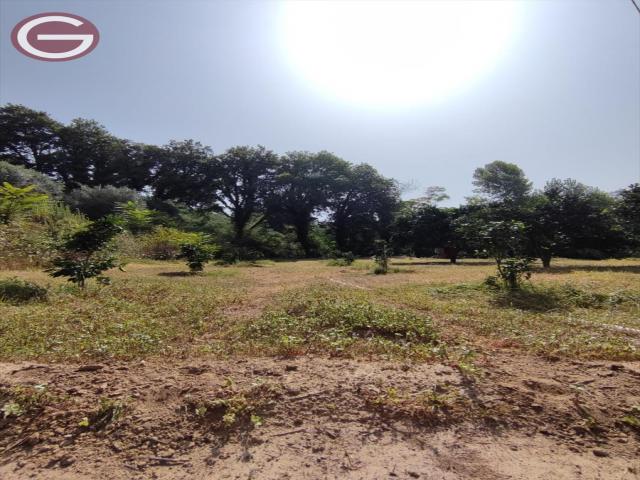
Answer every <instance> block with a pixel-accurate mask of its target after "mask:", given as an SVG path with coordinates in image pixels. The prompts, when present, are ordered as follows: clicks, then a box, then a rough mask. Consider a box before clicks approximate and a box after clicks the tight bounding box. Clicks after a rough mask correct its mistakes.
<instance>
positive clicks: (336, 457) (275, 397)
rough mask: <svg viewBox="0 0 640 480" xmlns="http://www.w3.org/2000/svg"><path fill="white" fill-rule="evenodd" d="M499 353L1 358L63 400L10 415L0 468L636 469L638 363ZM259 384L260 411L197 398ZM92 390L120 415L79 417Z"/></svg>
mask: <svg viewBox="0 0 640 480" xmlns="http://www.w3.org/2000/svg"><path fill="white" fill-rule="evenodd" d="M493 353H494V354H493V355H491V360H490V361H489V360H488V358H489V356H487V357H486V358H485V360H484V361H482V362H481V363H480V367H481V368H482V370H483V375H482V379H480V380H476V381H471V380H468V379H465V378H463V377H462V376H461V375H460V373H459V372H458V371H456V370H455V369H454V368H452V367H450V366H448V365H444V364H420V365H408V364H397V363H381V362H375V361H373V362H372V361H355V360H338V359H336V360H332V359H321V358H299V359H293V360H270V359H260V360H249V361H234V362H209V361H201V362H197V363H193V362H189V361H185V360H182V361H177V362H175V363H173V364H167V363H164V362H162V363H156V362H144V361H143V362H138V363H135V364H131V363H105V364H96V365H90V366H87V365H86V364H85V365H68V364H67V365H44V364H35V363H15V364H12V363H4V364H2V365H0V378H2V383H3V386H9V385H48V386H49V389H48V391H49V392H50V394H51V395H53V396H54V397H56V399H55V400H54V401H52V402H50V403H48V404H47V405H46V406H45V407H44V409H43V410H42V411H41V412H40V413H39V414H38V415H37V416H35V417H31V418H28V419H27V418H25V419H24V420H23V421H20V422H18V423H15V424H13V425H12V426H11V427H10V428H8V429H4V436H3V437H2V439H0V445H1V447H2V449H3V454H2V464H1V466H0V477H1V478H3V479H7V480H10V479H22V478H47V479H48V478H52V479H79V478H109V479H129V478H132V479H133V478H136V479H138V478H139V479H143V478H166V479H179V478H180V479H182V478H185V479H186V478H203V479H205V478H206V479H222V478H229V479H232V478H234V479H235V478H238V479H239V478H265V479H277V478H353V479H360V478H362V479H369V478H372V479H373V478H408V479H410V478H424V479H447V480H449V479H451V480H453V479H467V478H474V479H512V478H513V479H533V478H554V479H565V478H566V479H574V478H584V479H600V478H602V479H605V478H606V479H634V478H640V442H639V437H638V435H637V433H634V432H632V431H631V430H630V429H625V428H622V425H621V424H620V422H619V421H617V420H616V419H617V418H621V416H622V415H623V413H624V411H625V410H626V409H628V408H629V407H630V406H631V405H633V404H636V403H637V402H638V400H639V399H640V368H639V366H638V365H637V364H635V363H634V364H632V363H625V362H618V363H611V362H576V361H573V362H551V363H550V362H544V361H541V360H538V359H532V358H527V357H523V356H519V355H517V354H513V353H512V352H505V351H504V350H500V351H496V352H493ZM260 385H262V386H264V385H268V386H269V389H268V394H267V395H266V396H267V397H268V399H267V400H268V401H266V402H264V403H263V404H261V405H260V407H259V408H258V409H257V410H256V412H259V413H260V417H261V418H262V420H263V422H264V423H263V424H262V425H259V426H257V425H255V424H253V423H249V424H245V425H243V424H238V425H236V426H233V427H230V428H224V427H222V428H220V427H219V423H216V421H215V418H212V419H209V418H207V417H206V416H203V417H199V416H198V415H196V414H195V413H194V412H193V411H192V409H191V408H190V405H193V404H194V400H193V399H196V398H198V399H206V398H220V396H221V392H225V391H226V392H236V393H237V392H251V391H252V389H254V391H255V388H256V386H258V387H259V386H260ZM439 389H441V390H443V391H446V392H448V393H451V392H454V393H455V399H454V400H453V401H451V402H450V403H449V405H448V406H447V408H445V409H442V410H438V412H437V413H433V412H431V411H430V410H429V409H428V408H427V409H426V410H425V409H421V408H419V407H416V405H415V404H413V403H412V401H411V399H415V398H416V397H415V396H416V395H417V394H419V392H423V391H438V390H439ZM265 391H266V390H265ZM388 392H400V393H396V395H397V396H398V397H399V398H398V399H397V400H396V401H393V399H392V400H391V401H387V402H385V401H384V398H387V400H389V395H388ZM263 394H264V393H263ZM258 395H261V394H260V393H259V394H258ZM101 397H108V398H118V399H125V408H126V414H125V415H123V416H122V419H121V420H119V421H118V422H117V423H114V424H113V425H107V426H106V427H105V428H104V429H101V430H97V431H93V430H91V429H88V428H83V427H81V426H80V422H81V419H82V418H84V417H85V416H87V415H90V414H91V412H92V411H94V410H95V409H96V405H98V404H99V398H101ZM381 399H383V400H381Z"/></svg>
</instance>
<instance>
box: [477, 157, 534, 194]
mask: <svg viewBox="0 0 640 480" xmlns="http://www.w3.org/2000/svg"><path fill="white" fill-rule="evenodd" d="M473 184H474V185H475V187H476V191H477V192H478V193H482V194H485V195H487V196H488V197H490V198H492V199H494V200H498V201H502V202H518V201H521V200H522V199H524V198H525V197H526V196H527V194H528V193H529V192H530V191H531V182H530V181H529V180H527V177H526V176H525V174H524V172H523V171H522V169H521V168H520V167H518V166H517V165H515V164H513V163H507V162H502V161H499V160H496V161H495V162H491V163H488V164H486V165H485V166H484V167H481V168H477V169H476V170H475V172H474V173H473Z"/></svg>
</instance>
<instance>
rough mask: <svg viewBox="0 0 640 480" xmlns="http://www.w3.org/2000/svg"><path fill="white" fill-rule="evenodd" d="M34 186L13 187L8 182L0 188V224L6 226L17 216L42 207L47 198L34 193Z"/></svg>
mask: <svg viewBox="0 0 640 480" xmlns="http://www.w3.org/2000/svg"><path fill="white" fill-rule="evenodd" d="M35 188H36V187H35V185H27V186H26V187H14V186H13V185H11V184H10V183H8V182H4V183H3V184H2V186H0V222H2V223H4V224H7V223H9V222H10V221H11V220H13V219H14V218H15V217H16V216H17V215H19V214H22V213H25V212H28V211H30V210H33V209H35V208H37V207H38V206H40V205H43V204H44V203H45V202H46V201H47V199H48V198H49V197H48V196H47V195H44V194H42V193H38V192H35V191H34V190H35Z"/></svg>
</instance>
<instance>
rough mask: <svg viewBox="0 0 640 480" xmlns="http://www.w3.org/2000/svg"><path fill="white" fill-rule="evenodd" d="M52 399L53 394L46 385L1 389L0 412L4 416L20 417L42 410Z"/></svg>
mask: <svg viewBox="0 0 640 480" xmlns="http://www.w3.org/2000/svg"><path fill="white" fill-rule="evenodd" d="M50 400H51V396H50V395H49V392H47V389H46V387H45V386H44V385H35V386H33V387H32V386H15V387H12V388H10V389H6V390H5V389H0V404H1V405H2V408H0V412H1V413H2V417H3V418H8V417H20V416H22V415H24V414H26V413H29V412H33V411H38V410H41V409H42V408H43V407H44V406H45V405H46V404H47V403H48V402H49V401H50Z"/></svg>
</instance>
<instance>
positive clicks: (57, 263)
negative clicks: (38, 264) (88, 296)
mask: <svg viewBox="0 0 640 480" xmlns="http://www.w3.org/2000/svg"><path fill="white" fill-rule="evenodd" d="M120 232H122V227H120V226H119V225H116V224H115V222H114V221H113V220H112V219H110V218H108V217H105V218H102V219H100V220H96V221H95V222H93V223H91V224H90V225H89V226H88V227H87V228H85V229H84V230H80V231H79V232H76V233H75V234H73V235H72V236H71V238H69V239H68V240H67V241H66V242H64V244H63V245H62V246H61V248H60V255H59V256H58V257H57V258H55V259H54V260H53V267H52V268H50V269H48V270H47V271H48V272H49V274H50V275H51V276H52V277H68V278H67V280H68V281H70V282H73V283H75V284H77V285H78V286H79V287H80V288H84V287H85V285H86V280H87V279H89V278H94V277H97V279H98V280H99V281H100V282H101V283H108V282H109V280H108V277H103V276H101V275H100V274H101V273H102V272H104V271H105V270H108V269H110V268H114V267H116V266H118V265H117V264H116V258H115V257H114V256H113V255H112V254H111V253H110V252H108V251H107V247H108V245H109V243H110V242H111V240H113V238H114V237H115V236H116V235H118V234H119V233H120Z"/></svg>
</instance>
